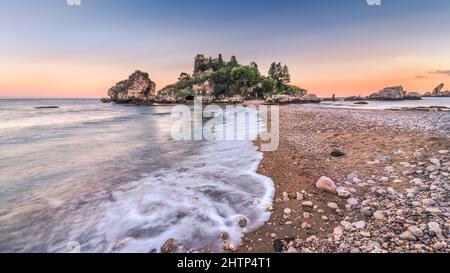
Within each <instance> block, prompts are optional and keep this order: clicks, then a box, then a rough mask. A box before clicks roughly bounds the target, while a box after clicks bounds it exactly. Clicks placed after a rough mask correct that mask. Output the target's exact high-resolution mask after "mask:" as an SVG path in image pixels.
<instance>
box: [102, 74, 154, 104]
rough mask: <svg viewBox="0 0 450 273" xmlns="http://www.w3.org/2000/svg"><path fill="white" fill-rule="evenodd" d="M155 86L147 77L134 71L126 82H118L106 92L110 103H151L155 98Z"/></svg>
mask: <svg viewBox="0 0 450 273" xmlns="http://www.w3.org/2000/svg"><path fill="white" fill-rule="evenodd" d="M155 88H156V84H155V83H154V82H153V81H151V80H150V78H149V75H148V74H147V73H145V72H142V71H139V70H137V71H135V72H134V73H133V74H131V75H130V76H129V77H128V79H127V80H123V81H121V82H118V83H117V84H116V85H115V86H113V87H112V88H111V89H109V91H108V96H109V97H110V98H111V101H112V102H116V103H136V104H147V103H152V102H153V101H154V100H155V98H156V91H155V90H156V89H155Z"/></svg>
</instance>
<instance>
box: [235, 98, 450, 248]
mask: <svg viewBox="0 0 450 273" xmlns="http://www.w3.org/2000/svg"><path fill="white" fill-rule="evenodd" d="M280 127H281V128H280V147H279V149H278V150H277V151H275V152H265V153H264V159H263V160H262V162H261V164H260V166H259V169H258V172H259V173H260V174H263V175H266V176H268V177H271V178H272V180H273V181H274V183H275V188H276V191H277V192H276V199H275V201H274V206H273V214H272V217H271V219H270V220H269V222H267V223H266V225H265V226H263V227H262V228H260V229H259V230H258V231H256V232H253V233H250V234H247V235H246V236H245V238H244V240H243V245H242V246H241V247H240V249H239V250H238V251H239V252H288V253H298V252H301V253H310V252H313V253H315V252H345V253H348V252H351V253H359V252H376V253H377V252H395V253H397V252H444V253H448V252H450V248H449V243H450V242H449V228H450V221H449V218H448V216H449V214H450V208H449V204H450V203H449V202H450V198H449V194H448V190H449V188H450V185H449V181H450V177H449V173H450V153H449V151H448V150H449V149H450V113H445V112H436V113H431V112H430V113H426V112H418V111H404V112H399V111H389V110H356V109H336V108H325V107H321V106H310V105H285V106H281V107H280ZM331 154H333V155H334V156H339V157H333V156H331ZM322 177H325V178H322ZM320 178H321V179H322V180H323V181H325V182H324V183H321V184H320V183H319V186H321V188H318V186H317V184H316V182H317V181H318V180H319V179H320ZM328 178H329V180H328ZM327 183H328V184H327ZM324 185H325V186H330V187H328V188H327V187H323V186H324ZM325 188H326V189H328V191H327V190H324V189H325Z"/></svg>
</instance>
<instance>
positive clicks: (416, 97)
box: [405, 92, 422, 100]
mask: <svg viewBox="0 0 450 273" xmlns="http://www.w3.org/2000/svg"><path fill="white" fill-rule="evenodd" d="M421 99H422V95H421V94H419V93H418V92H407V93H406V94H405V100H421Z"/></svg>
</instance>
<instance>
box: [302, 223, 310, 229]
mask: <svg viewBox="0 0 450 273" xmlns="http://www.w3.org/2000/svg"><path fill="white" fill-rule="evenodd" d="M301 227H302V229H310V228H311V224H309V223H307V222H303V223H302V226H301Z"/></svg>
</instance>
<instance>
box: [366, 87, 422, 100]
mask: <svg viewBox="0 0 450 273" xmlns="http://www.w3.org/2000/svg"><path fill="white" fill-rule="evenodd" d="M368 99H369V100H421V99H422V96H421V95H420V94H419V93H417V92H408V91H406V90H404V88H403V86H393V87H386V88H384V89H383V90H380V91H378V92H376V93H373V94H372V95H370V96H369V97H368Z"/></svg>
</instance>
